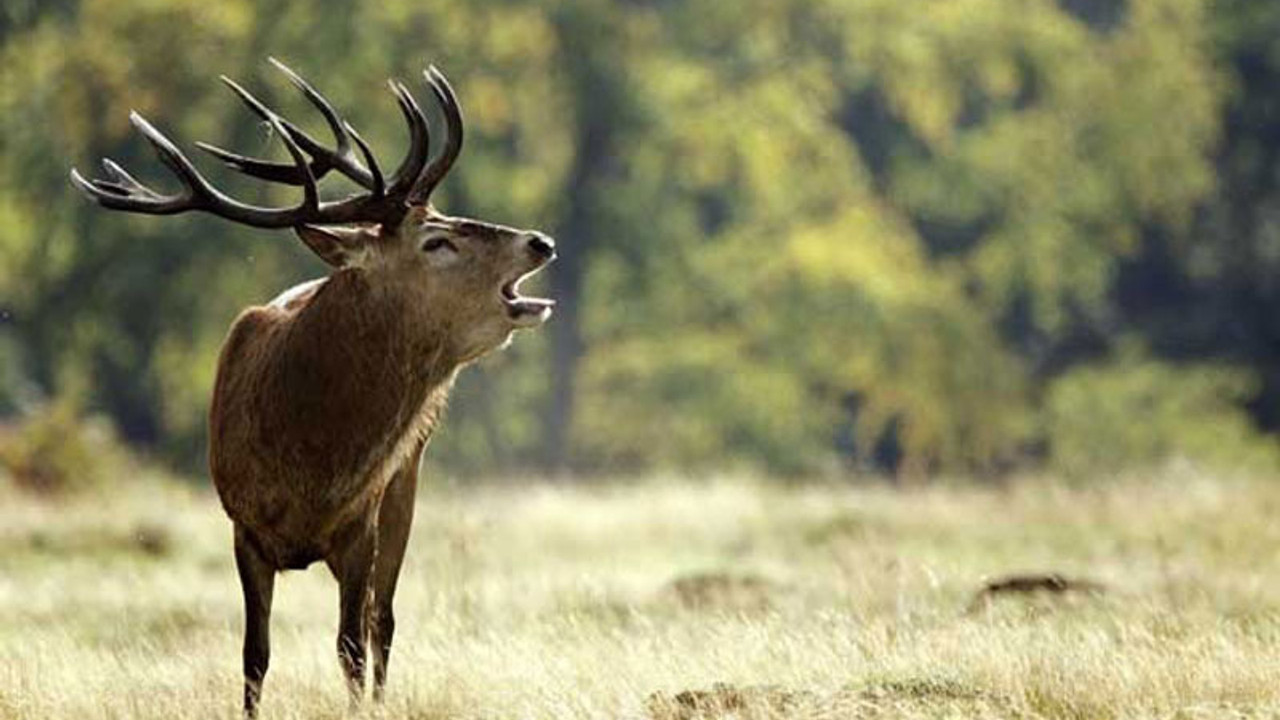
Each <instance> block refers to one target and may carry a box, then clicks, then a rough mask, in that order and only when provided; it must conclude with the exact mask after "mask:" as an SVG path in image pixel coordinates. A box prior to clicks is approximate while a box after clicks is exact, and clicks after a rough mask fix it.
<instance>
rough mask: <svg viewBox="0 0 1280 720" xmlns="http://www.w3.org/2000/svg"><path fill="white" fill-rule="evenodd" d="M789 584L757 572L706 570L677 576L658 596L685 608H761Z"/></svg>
mask: <svg viewBox="0 0 1280 720" xmlns="http://www.w3.org/2000/svg"><path fill="white" fill-rule="evenodd" d="M787 592H788V588H787V587H786V586H785V585H783V584H781V583H778V582H775V581H773V580H770V579H768V578H764V577H761V576H759V575H752V574H747V573H731V572H705V573H696V574H691V575H684V576H682V577H678V578H676V579H674V580H672V581H671V582H669V583H667V585H666V586H665V587H664V588H663V589H662V590H661V592H660V593H659V599H661V600H665V601H667V602H672V603H675V604H676V605H678V606H680V607H682V608H685V609H688V610H711V611H715V610H721V611H738V612H741V611H762V610H768V609H770V608H772V607H773V606H774V605H775V604H776V603H777V602H778V600H779V599H780V598H781V597H782V596H783V595H785V594H787Z"/></svg>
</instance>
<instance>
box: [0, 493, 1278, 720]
mask: <svg viewBox="0 0 1280 720" xmlns="http://www.w3.org/2000/svg"><path fill="white" fill-rule="evenodd" d="M2 499H3V505H2V506H0V717H3V718H10V717H12V718H36V717H38V718H132V717H145V718H175V717H227V718H231V717H235V716H236V715H237V713H238V700H239V682H240V680H239V669H238V663H239V641H240V639H239V628H240V622H241V608H240V596H239V589H238V585H237V583H236V579H235V572H234V568H233V564H232V559H231V553H230V529H229V526H228V524H227V522H226V520H225V519H224V518H223V516H222V513H221V510H220V509H219V508H218V506H217V502H216V500H215V499H214V498H213V497H212V495H211V494H209V493H207V492H203V491H198V490H190V489H184V488H182V487H176V486H172V485H165V486H154V485H149V484H145V483H134V484H129V485H127V486H125V487H124V488H122V489H120V490H118V491H116V492H112V493H110V494H108V495H105V496H100V497H92V498H83V499H76V500H71V501H67V502H64V503H59V504H48V503H43V502H38V501H35V500H31V499H29V498H23V497H19V496H16V495H4V496H3V498H2ZM1278 515H1280V484H1276V483H1274V482H1269V481H1267V480H1265V479H1224V478H1210V477H1207V476H1203V475H1199V474H1196V473H1192V472H1189V471H1171V472H1168V473H1165V474H1163V475H1161V476H1160V477H1158V478H1143V477H1131V478H1126V479H1123V480H1121V481H1119V482H1117V483H1116V484H1112V485H1108V486H1106V487H1103V488H1101V489H1095V490H1087V489H1070V488H1067V487H1064V486H1061V485H1057V484H1052V483H1046V482H1039V481H1031V482H1028V483H1025V484H1021V485H1018V486H1016V487H1014V488H1013V489H1009V490H999V489H990V488H987V489H983V488H975V487H971V486H963V485H961V486H954V487H935V488H930V489H918V490H910V491H902V492H895V491H892V490H890V489H887V488H884V487H879V486H874V485H873V486H862V487H848V486H844V487H833V486H803V487H781V486H776V485H769V484H762V483H754V482H749V481H745V480H734V479H713V480H705V481H677V480H657V481H654V482H653V483H649V484H644V485H628V486H611V487H592V488H582V487H568V486H565V487H560V486H549V485H537V486H533V487H521V486H518V485H506V484H502V485H486V486H483V487H477V488H451V489H445V488H440V487H428V488H426V489H425V490H424V492H423V496H422V497H421V498H420V507H419V508H418V519H417V523H416V526H415V532H414V535H413V538H412V540H411V546H410V549H409V555H408V560H407V564H406V568H405V571H404V575H403V577H402V581H401V586H400V593H399V596H398V601H397V608H398V615H399V629H398V632H397V639H396V646H395V650H394V652H393V658H392V665H391V682H390V690H389V698H388V701H387V703H386V704H385V706H383V707H382V708H374V707H366V708H365V709H363V710H362V711H361V712H359V713H357V715H361V716H366V717H388V718H391V717H396V718H399V717H410V718H449V717H485V718H499V717H500V718H606V717H607V718H613V717H634V718H643V717H656V718H681V717H806V718H824V717H831V718H836V717H948V716H950V717H975V716H989V717H991V716H993V717H1080V718H1096V717H1186V718H1197V717H1220V716H1236V717H1238V716H1241V715H1260V716H1266V715H1274V714H1276V713H1280V572H1277V571H1280V522H1277V517H1278ZM1049 571H1053V572H1060V573H1064V574H1066V575H1068V576H1073V577H1081V578H1088V579H1092V580H1096V581H1099V582H1102V583H1104V584H1105V585H1106V587H1107V591H1106V592H1105V593H1103V594H1101V595H1099V596H1090V595H1084V594H1081V595H1066V596H1062V597H1057V596H1035V597H997V598H995V600H994V601H993V602H992V603H991V604H990V606H988V607H986V608H985V609H977V610H976V611H974V612H969V611H968V608H969V605H970V601H971V599H972V596H973V593H974V592H975V591H976V590H978V589H979V588H980V587H981V586H982V584H983V582H984V581H985V580H986V579H989V578H991V577H996V576H1000V575H1004V574H1007V573H1012V572H1049ZM336 615H337V592H336V585H335V584H334V582H333V581H332V580H331V579H330V577H329V576H328V574H327V571H325V570H324V569H323V568H321V567H319V566H317V567H314V568H313V569H311V570H310V571H307V572H302V573H289V574H287V575H285V576H283V578H282V580H281V581H280V583H279V584H278V585H277V591H276V605H275V613H274V617H273V623H272V627H273V656H272V666H271V671H270V674H269V676H268V680H267V687H266V694H265V700H264V706H263V714H264V717H265V718H312V717H343V716H346V715H347V714H348V708H347V702H346V696H345V691H344V688H343V685H342V682H341V679H340V671H339V669H338V665H337V661H336V659H335V656H334V650H333V648H334V641H335V633H336ZM695 705H696V706H698V707H700V708H702V709H701V710H695V708H694V706H695ZM716 708H722V709H716ZM697 712H702V713H703V714H702V715H698V714H696V713H697Z"/></svg>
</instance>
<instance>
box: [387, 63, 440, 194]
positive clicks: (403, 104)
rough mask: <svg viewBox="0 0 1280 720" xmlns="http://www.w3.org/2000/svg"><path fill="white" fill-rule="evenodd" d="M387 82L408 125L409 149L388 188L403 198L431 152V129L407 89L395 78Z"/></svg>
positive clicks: (389, 191)
mask: <svg viewBox="0 0 1280 720" xmlns="http://www.w3.org/2000/svg"><path fill="white" fill-rule="evenodd" d="M387 83H388V84H389V85H390V86H391V92H392V93H394V94H395V96H396V103H397V104H399V106H400V112H401V113H402V114H403V115H404V120H405V122H406V123H408V125H409V150H408V152H406V153H405V156H404V160H402V161H401V162H400V167H398V168H396V171H395V174H394V175H392V176H391V188H390V189H389V190H388V194H389V195H391V196H393V197H401V198H403V197H405V196H407V195H408V194H409V192H410V191H411V190H412V189H413V183H414V180H415V179H416V178H417V177H418V173H420V172H422V166H423V165H425V164H426V162H427V155H428V154H430V152H431V130H430V126H429V125H428V124H427V116H426V115H424V114H423V113H422V108H420V107H418V101H417V100H415V99H414V98H413V94H412V93H410V92H409V89H408V88H406V87H405V86H404V85H403V84H402V83H400V82H397V81H395V80H388V81H387Z"/></svg>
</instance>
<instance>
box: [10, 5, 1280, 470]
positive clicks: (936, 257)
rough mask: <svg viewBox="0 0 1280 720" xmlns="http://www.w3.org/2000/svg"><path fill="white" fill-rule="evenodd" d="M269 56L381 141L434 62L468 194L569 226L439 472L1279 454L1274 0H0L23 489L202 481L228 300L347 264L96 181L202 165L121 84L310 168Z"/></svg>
mask: <svg viewBox="0 0 1280 720" xmlns="http://www.w3.org/2000/svg"><path fill="white" fill-rule="evenodd" d="M269 55H272V56H276V57H279V58H281V59H283V60H284V61H286V62H288V63H289V64H290V65H292V66H293V67H294V68H295V69H297V70H298V71H300V72H301V73H302V74H303V75H305V76H307V77H308V78H309V79H310V80H312V82H313V83H314V84H316V85H317V86H318V87H319V88H320V89H321V90H322V91H323V92H324V93H325V94H326V95H327V96H328V97H329V98H330V99H331V100H332V101H333V102H334V103H335V105H337V106H338V107H339V108H340V109H341V110H343V111H344V113H345V114H346V115H347V116H348V118H349V119H351V120H352V121H353V124H355V125H356V127H358V128H360V129H361V131H362V133H363V134H364V135H365V137H367V138H368V139H369V140H370V141H371V143H372V144H373V146H374V147H375V149H376V150H377V152H379V154H380V156H381V157H382V159H383V164H384V165H389V164H393V163H394V162H396V161H397V160H398V157H399V153H400V152H401V151H402V149H403V145H404V142H405V139H404V129H403V127H402V121H401V119H400V117H399V114H398V113H397V112H396V110H395V107H394V103H393V100H392V98H391V95H390V93H388V92H387V90H386V87H385V84H384V82H383V81H384V80H385V78H387V77H388V76H395V77H399V78H402V79H406V80H412V81H414V83H413V86H414V87H415V88H416V90H417V94H418V96H419V98H421V99H423V100H425V99H426V98H427V97H428V93H427V92H426V89H425V86H424V85H423V84H421V83H420V82H418V81H417V79H418V78H419V77H420V76H419V72H420V70H421V69H422V68H423V67H425V65H426V64H427V63H435V64H437V65H439V66H440V67H441V68H442V69H443V70H444V71H445V72H446V73H447V74H448V76H449V78H450V80H451V81H452V82H453V84H454V87H455V88H456V89H457V91H458V94H459V97H460V99H461V102H462V105H463V110H464V112H465V114H466V116H467V119H468V138H467V145H466V148H465V150H464V154H463V158H462V160H461V161H460V163H459V166H458V168H457V169H456V170H455V172H454V173H453V175H452V176H451V178H450V179H449V180H448V181H447V182H446V183H445V185H444V186H443V187H442V189H441V192H440V193H439V194H438V197H437V202H438V204H439V205H440V207H441V208H442V209H443V210H445V211H446V212H450V213H455V214H471V215H476V216H479V217H483V218H486V219H490V220H494V221H499V222H509V223H512V224H519V225H522V226H530V227H539V228H541V229H544V230H546V231H548V232H550V233H551V234H553V235H555V236H556V237H557V239H558V242H559V247H560V256H561V257H560V260H559V261H558V262H557V263H556V264H555V265H554V266H553V267H552V269H551V271H550V273H549V278H548V279H547V280H546V281H545V284H544V286H543V288H544V289H547V290H548V291H549V293H550V294H551V295H553V296H554V297H556V298H557V299H558V300H559V303H560V304H559V308H558V310H557V314H556V316H555V317H554V319H553V320H552V322H551V323H550V324H549V325H548V326H547V327H546V328H544V329H543V330H542V331H540V332H536V333H529V334H525V335H522V336H521V337H519V338H518V339H517V342H516V343H515V345H514V347H512V348H511V349H510V350H509V351H507V352H505V353H502V354H500V355H497V356H495V357H493V358H491V359H489V360H487V361H485V362H484V363H482V364H481V365H480V366H479V367H477V368H473V369H471V370H469V371H467V372H466V373H464V375H463V379H462V380H461V382H460V384H459V387H458V388H457V391H456V392H455V396H454V401H453V403H452V409H451V412H450V417H449V419H448V421H447V422H446V429H445V430H444V431H443V433H441V434H440V435H439V436H438V437H437V439H436V440H435V441H434V442H433V450H432V452H431V453H429V458H430V460H431V462H432V463H434V465H435V466H436V467H437V468H441V469H443V470H445V471H447V472H449V473H453V474H457V475H464V476H466V475H494V476H496V475H502V474H504V473H510V472H513V471H516V470H520V471H525V472H528V471H530V470H533V471H536V472H538V473H545V474H548V475H562V474H573V475H583V476H585V475H592V474H613V475H617V474H641V473H646V472H651V471H655V470H677V471H682V472H691V473H696V472H701V471H705V470H708V469H713V468H714V469H725V468H728V469H735V470H738V469H742V470H748V471H751V472H758V473H763V474H767V475H770V476H776V477H798V476H812V475H823V474H829V475H843V474H854V473H862V472H875V473H883V474H886V475H889V476H892V477H897V478H901V479H904V480H907V479H920V478H928V477H937V476H945V475H965V476H974V477H980V478H1000V477H1003V476H1006V475H1007V474H1009V473H1011V472H1026V471H1030V472H1039V471H1045V472H1052V473H1055V474H1058V475H1061V476H1064V477H1083V478H1093V477H1104V476H1108V475H1109V474H1111V473H1113V472H1116V471H1119V470H1121V469H1125V468H1133V467H1135V466H1147V465H1153V464H1161V463H1165V462H1167V461H1169V460H1189V461H1192V462H1195V463H1203V464H1208V465H1213V466H1229V467H1233V468H1235V467H1247V468H1250V469H1257V470H1261V471H1262V472H1264V473H1265V472H1269V471H1270V470H1272V469H1275V468H1277V467H1280V452H1278V450H1280V446H1278V445H1277V442H1276V440H1277V432H1280V313H1277V310H1278V309H1280V3H1276V2H1273V1H1269V0H1056V1H1055V0H909V1H908V0H735V1H734V2H723V1H721V0H688V1H674V0H566V1H564V2H560V1H556V2H553V1H551V0H483V1H477V2H467V3H459V2H452V1H447V0H383V1H381V2H376V3H375V2H355V1H354V0H330V1H327V2H323V3H316V2H302V1H300V0H278V1H272V2H266V1H265V0H260V1H255V0H219V2H208V1H207V0H131V1H130V2H118V1H115V0H4V2H3V3H2V4H0V428H2V429H0V468H3V469H2V470H0V475H6V474H7V475H8V476H10V477H11V478H15V479H17V480H19V481H21V482H25V483H27V484H30V485H34V486H56V485H58V484H60V483H78V482H91V481H93V479H94V477H95V476H101V475H102V474H103V473H107V472H111V471H113V470H112V468H118V467H119V465H118V464H114V463H116V461H119V462H125V461H124V460H121V459H120V458H123V457H125V456H126V455H131V454H135V453H141V454H143V455H145V456H149V457H151V458H155V459H157V460H159V461H161V462H163V463H165V464H168V465H171V466H172V467H174V468H176V469H178V470H180V471H182V472H184V473H188V472H189V473H201V472H203V453H204V445H205V425H204V418H205V413H206V409H207V399H208V396H209V390H210V387H211V385H212V382H213V371H214V365H215V359H216V355H217V349H218V346H219V344H220V343H221V341H222V338H223V336H224V334H225V332H226V329H227V327H228V325H229V324H230V322H231V321H232V319H233V318H234V317H235V315H236V313H237V312H238V311H239V310H240V309H241V308H242V307H244V306H246V305H248V304H251V303H258V302H264V301H266V300H268V299H269V298H271V297H273V296H274V295H275V294H277V293H278V292H279V291H280V290H282V289H284V288H285V287H288V286H289V285H291V284H293V283H296V282H299V281H302V280H305V279H308V278H311V277H316V276H318V275H320V274H323V272H324V268H323V266H322V265H321V264H320V263H319V262H318V261H317V260H315V259H313V258H312V257H311V256H310V255H309V254H308V252H307V251H306V249H305V248H304V247H303V246H302V245H301V243H299V242H297V241H296V240H294V239H293V238H292V237H291V236H290V235H289V234H287V233H283V232H267V231H257V230H252V229H248V228H242V227H236V226H232V225H230V224H227V223H224V222H222V221H219V220H216V219H212V218H208V217H204V216H178V217H170V218H151V217H141V216H128V215H124V214H119V213H110V212H106V211H103V210H101V209H99V208H97V207H96V206H95V205H93V204H91V203H89V202H87V201H86V200H85V199H84V198H82V197H80V196H79V195H78V194H77V193H75V192H74V191H73V189H72V187H71V185H70V183H69V182H68V179H67V174H68V170H69V169H70V168H71V167H72V166H76V167H79V168H81V170H82V171H94V170H96V167H95V164H96V163H97V161H98V159H99V158H101V157H110V158H113V159H115V160H116V161H118V162H120V163H121V164H123V165H125V166H126V167H128V168H130V169H131V170H133V171H134V172H135V173H136V174H138V175H139V176H140V177H142V178H143V179H144V180H148V181H155V183H156V184H157V185H159V186H162V187H171V186H170V185H167V184H166V183H168V182H170V179H169V178H168V177H167V175H166V173H165V171H164V170H163V168H162V167H161V166H160V165H159V163H158V162H156V160H155V159H154V157H152V156H151V154H150V150H149V148H148V147H147V146H146V144H145V143H144V142H143V141H142V140H141V138H140V137H139V136H137V135H136V134H135V133H134V132H132V130H131V128H130V126H129V123H128V114H129V110H130V109H137V110H138V111H140V112H141V113H143V114H144V115H145V116H147V117H148V118H149V119H150V120H151V121H153V122H154V123H155V124H156V125H157V126H159V127H160V128H162V129H164V130H165V131H166V132H169V133H170V134H171V135H172V136H173V137H175V138H176V139H179V140H180V141H181V142H182V143H184V147H191V145H190V143H191V142H193V141H195V140H206V141H210V142H213V143H215V144H220V145H223V146H225V147H230V148H235V149H238V150H239V151H242V152H247V153H249V154H259V155H262V154H275V155H276V156H278V157H279V156H282V151H281V150H280V148H279V147H278V143H276V142H275V141H273V139H272V138H271V137H270V135H269V134H268V133H267V131H266V130H265V129H264V128H263V127H262V126H261V124H259V123H257V122H255V121H254V120H255V119H254V118H252V117H251V116H249V115H248V114H247V113H246V112H245V110H244V108H243V107H242V106H240V105H239V103H238V102H236V101H235V99H234V98H233V97H232V96H231V95H230V94H228V93H226V92H225V91H224V89H223V88H221V87H220V85H219V83H218V82H217V76H218V75H219V74H220V73H225V74H227V75H230V76H232V77H234V78H237V79H239V80H241V81H242V82H243V83H245V84H246V85H247V86H248V87H249V88H250V89H252V90H253V91H254V92H255V93H258V94H259V95H260V96H263V97H264V98H266V99H268V100H269V101H270V102H271V103H272V104H273V105H274V106H276V107H277V108H279V109H281V110H283V111H284V112H285V113H286V114H287V115H288V116H289V117H290V118H292V119H294V120H295V121H297V122H299V123H300V124H302V125H303V126H304V127H305V128H307V129H309V130H313V131H315V134H316V135H317V136H323V129H324V128H323V125H322V123H321V119H320V118H319V117H318V116H317V115H316V114H315V113H314V112H313V111H312V110H311V109H310V108H309V107H308V106H307V105H306V104H305V102H304V101H302V100H301V99H300V98H299V97H297V96H296V94H295V93H293V92H292V90H291V88H290V87H289V86H288V84H287V83H286V82H284V81H283V78H282V77H280V76H279V74H278V73H275V72H274V71H273V70H271V68H270V67H269V66H268V65H267V64H266V62H265V60H266V57H267V56H269ZM195 152H196V151H195V150H194V149H193V150H192V153H193V157H194V153H195ZM200 162H201V163H202V167H204V168H206V169H208V170H209V172H210V173H211V176H212V177H214V178H216V181H217V182H218V183H219V184H220V185H221V186H223V187H227V188H230V189H232V190H233V191H234V193H235V194H236V195H237V196H238V197H240V198H243V199H249V200H255V201H259V202H276V203H283V202H286V201H289V199H290V198H288V196H287V192H286V193H283V194H277V193H276V192H275V191H270V193H269V194H267V193H264V192H263V191H262V189H261V188H260V187H258V186H255V185H254V184H253V183H250V182H242V181H240V180H239V179H237V178H235V177H233V176H232V174H231V173H228V172H224V171H222V170H220V169H218V168H217V167H216V163H214V162H212V161H210V160H209V159H207V158H205V159H201V160H200ZM331 190H332V188H331Z"/></svg>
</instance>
